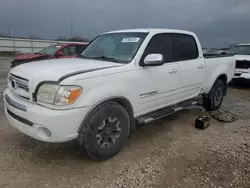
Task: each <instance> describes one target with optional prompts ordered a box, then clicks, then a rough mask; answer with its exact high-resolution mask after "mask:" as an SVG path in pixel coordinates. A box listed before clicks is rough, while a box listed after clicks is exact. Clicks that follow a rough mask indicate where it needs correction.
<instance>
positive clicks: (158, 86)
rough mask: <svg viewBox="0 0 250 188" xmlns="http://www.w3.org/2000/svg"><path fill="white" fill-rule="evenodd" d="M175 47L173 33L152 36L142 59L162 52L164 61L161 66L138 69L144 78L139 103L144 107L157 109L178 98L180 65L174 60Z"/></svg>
mask: <svg viewBox="0 0 250 188" xmlns="http://www.w3.org/2000/svg"><path fill="white" fill-rule="evenodd" d="M173 47H174V38H173V35H172V34H169V33H166V34H165V33H163V34H156V35H154V36H153V37H152V38H151V40H150V41H149V43H148V45H147V47H146V49H145V51H144V54H143V55H142V58H141V61H143V60H144V58H145V57H146V56H147V55H148V54H154V53H157V54H162V55H163V62H164V64H163V65H161V66H149V67H142V68H141V70H140V71H138V73H139V74H140V75H139V76H140V80H142V83H141V84H140V85H139V86H138V88H140V89H139V90H140V93H139V103H140V104H141V106H142V107H143V109H145V108H146V109H156V108H159V107H161V106H166V105H167V104H169V103H172V102H174V101H176V100H177V98H176V95H175V94H176V93H178V89H179V66H178V63H177V62H173V58H174V56H173V55H174V49H173ZM144 107H145V108H144Z"/></svg>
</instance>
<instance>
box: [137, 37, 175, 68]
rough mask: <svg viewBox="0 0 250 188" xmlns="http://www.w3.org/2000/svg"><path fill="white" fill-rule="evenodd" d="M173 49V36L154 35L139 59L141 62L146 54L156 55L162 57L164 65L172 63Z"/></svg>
mask: <svg viewBox="0 0 250 188" xmlns="http://www.w3.org/2000/svg"><path fill="white" fill-rule="evenodd" d="M173 47H174V40H173V35H171V34H157V35H154V36H153V37H152V38H151V40H150V41H149V43H148V45H147V47H146V49H145V51H144V54H143V56H142V58H141V61H143V60H144V59H145V57H146V56H147V55H148V54H153V53H157V54H162V55H163V62H164V63H167V62H172V61H173Z"/></svg>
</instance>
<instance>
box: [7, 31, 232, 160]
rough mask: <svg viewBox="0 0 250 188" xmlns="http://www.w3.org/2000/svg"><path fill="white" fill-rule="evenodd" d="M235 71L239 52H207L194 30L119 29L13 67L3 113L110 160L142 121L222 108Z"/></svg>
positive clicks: (42, 136) (38, 133)
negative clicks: (64, 55) (72, 52)
mask: <svg viewBox="0 0 250 188" xmlns="http://www.w3.org/2000/svg"><path fill="white" fill-rule="evenodd" d="M234 71H235V59H234V57H233V56H225V57H224V56H221V57H220V56H218V57H217V56H216V57H215V56H214V57H209V58H207V59H206V58H204V57H203V54H202V48H201V45H200V43H199V40H198V38H197V36H196V35H195V34H194V33H192V32H188V31H181V30H169V29H132V30H121V31H113V32H108V33H104V34H101V35H99V36H98V37H96V38H95V39H94V40H93V41H92V42H91V43H90V44H89V45H88V46H87V47H86V48H85V50H83V51H82V52H81V53H80V54H79V55H77V56H76V57H75V58H73V59H60V60H44V61H39V62H35V63H27V64H23V65H20V66H17V67H15V68H13V69H12V70H11V71H10V73H9V75H8V88H7V89H6V90H5V93H4V102H5V112H6V116H7V119H8V121H9V122H10V124H11V125H12V126H13V127H15V128H16V129H18V130H20V131H21V132H23V133H25V134H27V135H29V136H30V137H33V138H35V139H38V140H41V141H44V142H54V143H59V142H66V141H70V140H76V141H77V142H78V143H79V144H80V146H81V149H83V150H84V151H85V152H86V153H87V155H88V156H89V157H91V158H92V159H95V160H106V159H109V158H111V157H112V156H114V155H115V154H116V153H118V152H119V151H120V149H121V148H122V146H123V144H124V143H125V141H126V140H127V138H128V135H129V132H130V131H131V130H136V127H137V125H138V124H145V123H149V122H151V121H153V120H156V119H158V118H161V117H164V116H166V115H168V114H171V113H173V112H176V111H178V110H181V109H183V108H185V107H187V106H190V105H194V104H195V105H203V106H205V107H206V108H207V109H211V110H212V109H216V108H218V107H219V106H220V105H221V102H222V100H223V97H224V95H225V94H226V87H227V83H228V82H229V81H230V80H231V79H232V78H233V76H234Z"/></svg>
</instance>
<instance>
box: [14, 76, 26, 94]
mask: <svg viewBox="0 0 250 188" xmlns="http://www.w3.org/2000/svg"><path fill="white" fill-rule="evenodd" d="M9 81H10V83H12V81H15V83H16V86H17V87H19V88H22V89H24V90H25V91H27V92H29V81H26V80H22V79H20V78H17V77H15V76H14V75H12V74H10V75H9ZM17 87H16V88H17ZM16 88H13V89H16Z"/></svg>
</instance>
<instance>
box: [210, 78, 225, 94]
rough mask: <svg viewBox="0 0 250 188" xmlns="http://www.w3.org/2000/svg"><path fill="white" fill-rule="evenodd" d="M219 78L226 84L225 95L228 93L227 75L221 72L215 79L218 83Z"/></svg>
mask: <svg viewBox="0 0 250 188" xmlns="http://www.w3.org/2000/svg"><path fill="white" fill-rule="evenodd" d="M217 80H221V81H222V82H223V83H224V84H225V89H224V96H225V95H226V93H227V75H226V74H221V75H220V76H218V77H217V79H215V81H214V84H215V83H216V81H217ZM214 84H213V85H214Z"/></svg>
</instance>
